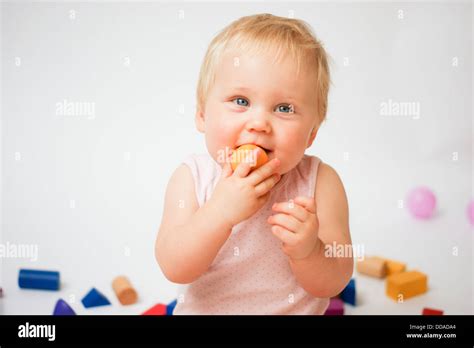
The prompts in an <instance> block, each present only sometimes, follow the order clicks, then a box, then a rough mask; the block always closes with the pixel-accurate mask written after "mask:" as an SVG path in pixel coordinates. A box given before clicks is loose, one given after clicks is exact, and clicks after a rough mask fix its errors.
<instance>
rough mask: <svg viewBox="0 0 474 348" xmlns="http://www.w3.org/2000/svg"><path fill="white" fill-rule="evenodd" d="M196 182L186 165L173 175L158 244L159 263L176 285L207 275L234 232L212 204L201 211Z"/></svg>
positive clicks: (166, 197)
mask: <svg viewBox="0 0 474 348" xmlns="http://www.w3.org/2000/svg"><path fill="white" fill-rule="evenodd" d="M193 180H194V179H193V177H192V174H191V171H190V169H189V168H188V167H187V166H186V165H184V164H182V165H181V166H179V167H178V168H177V169H176V171H175V172H174V173H173V175H172V177H171V179H170V181H169V183H168V187H167V189H166V195H165V202H164V210H163V217H162V220H161V226H160V230H159V232H158V237H157V239H156V244H155V257H156V260H157V262H158V264H159V265H160V268H161V270H162V271H163V273H164V275H165V276H166V278H168V279H169V280H170V281H172V282H174V283H182V284H184V283H191V282H193V281H194V280H195V279H197V278H198V277H199V276H200V275H201V274H202V273H204V272H205V271H206V270H207V269H208V267H209V266H210V264H211V263H212V261H213V260H214V258H215V257H216V255H217V253H218V251H219V250H220V248H221V247H222V245H223V244H224V243H225V241H226V240H227V238H228V237H229V234H230V232H231V229H232V226H231V225H229V224H228V223H226V222H225V221H224V220H223V219H221V216H222V214H219V212H218V211H217V210H216V208H214V206H213V204H209V202H206V204H204V205H203V206H202V207H201V208H199V205H198V202H197V200H196V196H195V192H194V181H193Z"/></svg>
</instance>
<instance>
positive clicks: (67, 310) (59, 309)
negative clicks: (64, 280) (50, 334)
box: [53, 298, 76, 315]
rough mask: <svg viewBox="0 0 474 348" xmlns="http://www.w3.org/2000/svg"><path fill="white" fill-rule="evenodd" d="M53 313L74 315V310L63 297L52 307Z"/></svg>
mask: <svg viewBox="0 0 474 348" xmlns="http://www.w3.org/2000/svg"><path fill="white" fill-rule="evenodd" d="M53 315H76V312H74V310H73V309H72V308H71V307H70V306H69V305H68V304H67V302H66V301H64V300H63V299H61V298H60V299H59V300H58V302H56V306H55V307H54V311H53Z"/></svg>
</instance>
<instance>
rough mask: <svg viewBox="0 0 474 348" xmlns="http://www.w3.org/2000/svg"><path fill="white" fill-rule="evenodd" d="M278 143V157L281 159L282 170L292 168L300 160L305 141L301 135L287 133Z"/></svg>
mask: <svg viewBox="0 0 474 348" xmlns="http://www.w3.org/2000/svg"><path fill="white" fill-rule="evenodd" d="M282 140H285V141H282V143H281V145H280V151H279V152H280V155H279V156H280V159H281V161H282V168H281V169H282V170H284V171H285V172H287V171H289V170H291V169H293V168H294V167H295V166H296V165H297V164H298V163H299V161H300V160H301V158H302V157H303V155H304V152H305V149H306V143H305V142H304V141H303V140H304V137H303V136H301V135H300V136H299V137H298V136H297V135H295V136H294V137H291V136H290V135H288V137H286V138H285V139H282Z"/></svg>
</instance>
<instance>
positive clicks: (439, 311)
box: [422, 307, 444, 315]
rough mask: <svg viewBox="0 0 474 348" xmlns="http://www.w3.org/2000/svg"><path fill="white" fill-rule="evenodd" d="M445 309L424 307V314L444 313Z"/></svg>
mask: <svg viewBox="0 0 474 348" xmlns="http://www.w3.org/2000/svg"><path fill="white" fill-rule="evenodd" d="M443 313H444V312H443V311H442V310H440V309H434V308H426V307H425V308H423V313H422V314H423V315H443Z"/></svg>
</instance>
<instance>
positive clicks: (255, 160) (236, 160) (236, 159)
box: [230, 144, 268, 170]
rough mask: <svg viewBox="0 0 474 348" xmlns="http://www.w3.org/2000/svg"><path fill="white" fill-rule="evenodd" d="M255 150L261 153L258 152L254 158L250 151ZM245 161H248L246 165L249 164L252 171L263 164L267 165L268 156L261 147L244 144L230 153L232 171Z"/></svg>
mask: <svg viewBox="0 0 474 348" xmlns="http://www.w3.org/2000/svg"><path fill="white" fill-rule="evenodd" d="M255 149H260V150H261V151H258V154H257V155H256V156H255V155H253V153H252V151H255ZM245 161H248V162H247V163H249V164H250V167H251V168H252V170H254V169H257V168H260V167H261V166H263V165H264V164H265V163H267V162H268V156H267V153H266V152H265V150H263V149H262V148H261V147H259V146H257V145H254V144H245V145H242V146H239V147H238V148H237V149H236V150H235V151H234V152H233V153H232V158H231V162H230V164H231V166H232V170H235V169H236V168H237V166H238V165H239V164H240V163H241V162H245Z"/></svg>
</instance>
